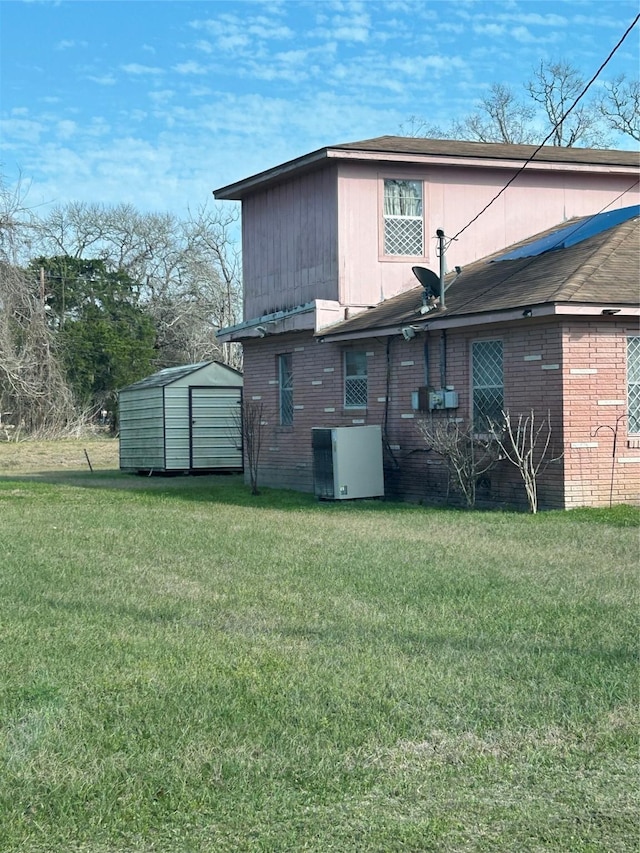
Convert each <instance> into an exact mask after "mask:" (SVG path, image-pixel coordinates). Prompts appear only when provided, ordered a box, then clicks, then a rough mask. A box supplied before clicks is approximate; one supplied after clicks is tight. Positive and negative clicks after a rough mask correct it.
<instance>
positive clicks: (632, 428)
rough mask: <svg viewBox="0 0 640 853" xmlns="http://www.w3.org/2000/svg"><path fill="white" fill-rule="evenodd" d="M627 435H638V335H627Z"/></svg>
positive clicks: (639, 426)
mask: <svg viewBox="0 0 640 853" xmlns="http://www.w3.org/2000/svg"><path fill="white" fill-rule="evenodd" d="M626 361H627V435H639V434H640V335H627V357H626Z"/></svg>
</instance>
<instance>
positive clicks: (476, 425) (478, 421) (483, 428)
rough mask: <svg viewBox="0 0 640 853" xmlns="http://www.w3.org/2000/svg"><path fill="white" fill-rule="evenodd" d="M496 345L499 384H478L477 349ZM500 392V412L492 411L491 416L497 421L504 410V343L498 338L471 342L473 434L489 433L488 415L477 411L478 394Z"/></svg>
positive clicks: (478, 406)
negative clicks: (498, 358) (497, 346)
mask: <svg viewBox="0 0 640 853" xmlns="http://www.w3.org/2000/svg"><path fill="white" fill-rule="evenodd" d="M489 344H491V345H494V346H495V345H496V344H500V372H501V380H502V381H501V382H500V384H499V385H498V384H495V383H482V384H478V383H477V381H476V359H477V358H478V356H477V354H476V352H477V350H476V348H477V347H482V346H487V345H489ZM498 389H499V390H500V397H501V398H502V399H501V402H500V404H499V405H500V411H494V412H493V416H494V418H495V419H496V421H497V420H499V419H500V417H501V412H502V410H503V409H504V342H503V341H502V340H501V339H499V338H491V339H488V340H477V341H472V342H471V422H472V423H473V429H474V431H475V432H477V433H479V434H487V433H488V432H489V429H488V426H489V423H488V414H489V417H490V416H491V415H490V413H487V412H486V411H478V410H479V409H480V408H481V406H480V403H479V401H478V396H479V394H480V392H488V391H493V392H495V391H497V390H498Z"/></svg>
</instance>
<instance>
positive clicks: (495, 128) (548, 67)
mask: <svg viewBox="0 0 640 853" xmlns="http://www.w3.org/2000/svg"><path fill="white" fill-rule="evenodd" d="M584 89H585V81H584V78H583V75H582V74H581V73H580V71H579V70H578V69H577V68H575V67H574V66H572V65H571V64H569V63H567V62H561V61H550V62H545V61H543V62H540V64H539V65H538V66H537V67H536V68H535V69H534V70H533V72H532V76H531V79H530V80H529V81H528V82H527V84H526V85H525V87H524V96H523V97H519V96H518V95H517V93H516V92H514V90H513V89H511V88H509V87H508V86H505V85H504V84H502V83H493V84H492V86H491V88H490V90H489V93H488V94H487V95H486V96H485V97H483V98H481V99H480V101H479V102H478V106H477V108H476V109H475V110H474V111H473V112H471V113H469V115H467V116H463V117H462V118H458V119H454V120H452V121H451V122H450V123H449V124H448V125H446V126H444V127H443V126H440V125H438V124H432V123H430V122H428V121H425V120H424V119H421V118H420V117H418V116H412V117H411V119H410V120H409V121H408V122H407V123H406V124H404V125H402V126H401V132H402V133H404V134H405V135H407V136H416V137H427V138H434V139H466V140H470V141H472V142H473V141H475V142H504V143H513V144H517V143H525V144H539V143H540V142H542V140H543V139H545V138H546V137H547V136H549V134H551V136H550V139H549V144H551V145H558V146H564V147H573V146H578V145H582V146H590V147H593V148H602V147H605V146H607V145H609V144H610V142H611V131H615V132H616V133H621V134H624V135H627V136H630V137H632V138H633V139H635V140H638V139H640V128H639V125H638V116H639V115H640V109H639V108H640V102H639V101H640V87H639V84H638V82H637V81H635V80H634V81H628V80H627V79H626V78H625V77H624V76H622V77H617V78H615V79H614V80H612V81H611V82H609V83H604V94H603V95H601V96H600V97H598V96H597V95H595V94H592V93H591V92H589V93H586V92H584ZM579 96H582V97H580V101H579V102H578V104H577V105H576V106H575V107H573V104H574V103H575V101H576V100H577V99H578V97H579ZM571 107H573V108H572V109H571V111H570V112H569V115H566V114H567V112H568V111H569V109H570V108H571Z"/></svg>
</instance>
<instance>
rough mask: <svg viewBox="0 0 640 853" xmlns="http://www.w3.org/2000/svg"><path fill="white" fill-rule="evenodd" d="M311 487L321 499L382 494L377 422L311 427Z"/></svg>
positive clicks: (379, 429) (382, 478) (382, 474)
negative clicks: (373, 424) (368, 424)
mask: <svg viewBox="0 0 640 853" xmlns="http://www.w3.org/2000/svg"><path fill="white" fill-rule="evenodd" d="M311 441H312V447H313V489H314V493H315V495H316V497H318V498H320V499H324V500H349V499H353V498H378V497H383V496H384V473H383V465H382V429H381V428H380V427H379V426H351V427H314V428H313V429H312V430H311Z"/></svg>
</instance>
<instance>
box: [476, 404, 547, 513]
mask: <svg viewBox="0 0 640 853" xmlns="http://www.w3.org/2000/svg"><path fill="white" fill-rule="evenodd" d="M551 433H552V430H551V414H550V413H547V416H546V417H545V418H543V419H542V420H541V421H538V423H536V414H535V412H534V410H533V409H531V411H530V412H529V414H528V415H518V419H517V421H514V419H513V418H512V416H511V414H510V412H508V411H506V412H505V411H503V412H502V421H501V422H500V423H498V424H493V423H492V424H491V434H492V436H493V438H494V439H495V441H496V443H497V444H498V446H499V447H500V450H501V452H502V453H503V454H504V456H505V458H506V459H508V460H509V462H511V464H512V465H515V467H516V468H517V469H518V471H519V472H520V476H521V477H522V481H523V483H524V488H525V491H526V493H527V502H528V504H529V510H530V511H531V512H532V513H535V512H537V511H538V476H539V475H540V473H541V472H542V471H544V469H545V468H546V467H547V466H548V465H550V464H551V463H552V462H557V461H558V460H559V459H560V458H561V456H562V454H560V455H559V456H552V455H551V452H552V451H551Z"/></svg>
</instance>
